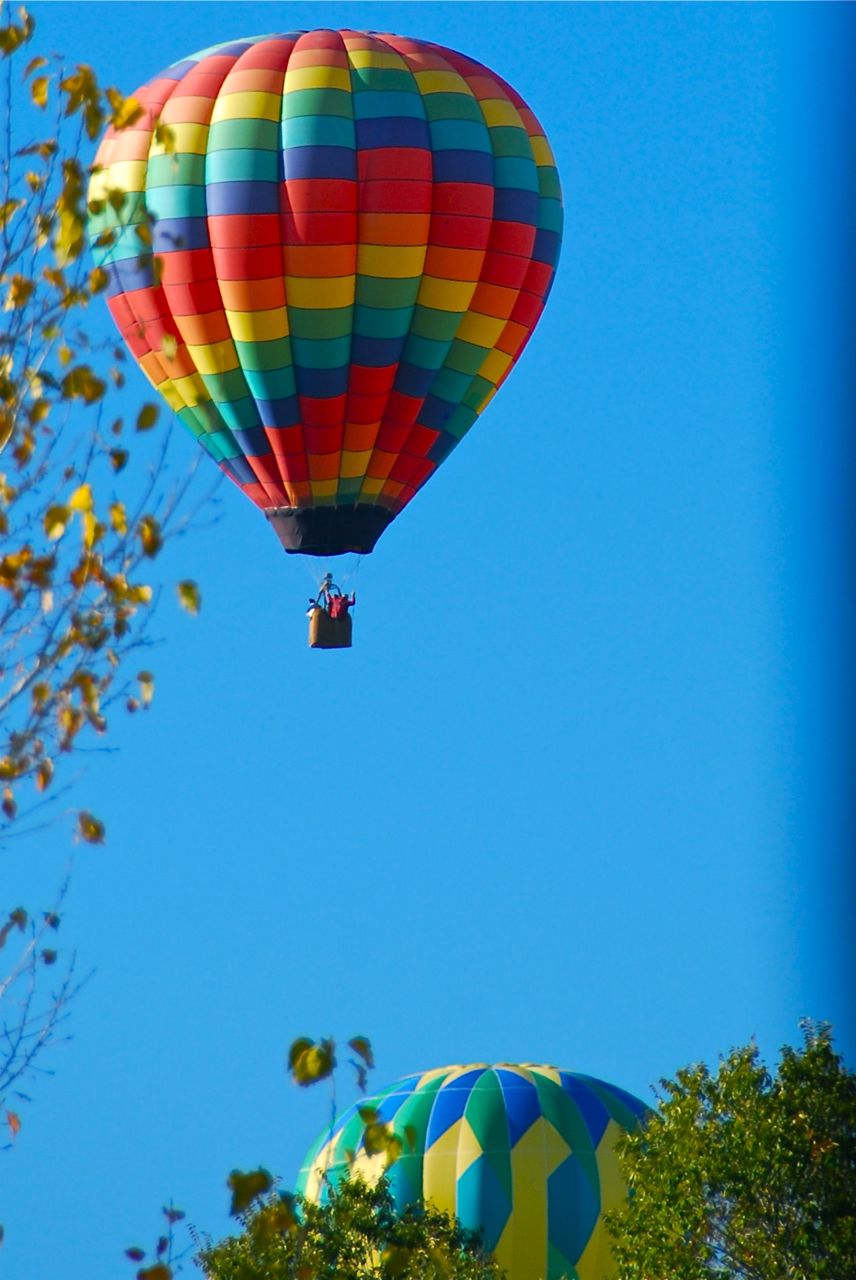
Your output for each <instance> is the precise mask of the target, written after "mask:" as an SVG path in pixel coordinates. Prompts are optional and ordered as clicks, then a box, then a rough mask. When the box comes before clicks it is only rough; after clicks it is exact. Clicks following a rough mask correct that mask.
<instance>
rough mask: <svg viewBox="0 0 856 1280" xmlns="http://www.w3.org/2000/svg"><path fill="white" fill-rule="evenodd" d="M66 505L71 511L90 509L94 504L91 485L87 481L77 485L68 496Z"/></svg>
mask: <svg viewBox="0 0 856 1280" xmlns="http://www.w3.org/2000/svg"><path fill="white" fill-rule="evenodd" d="M68 505H69V508H70V509H71V510H72V511H91V510H92V508H93V506H94V500H93V497H92V485H91V484H89V483H86V484H81V485H78V487H77V488H76V489H75V491H74V493H73V494H72V495H71V497H70V498H69V500H68Z"/></svg>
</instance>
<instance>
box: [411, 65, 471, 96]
mask: <svg viewBox="0 0 856 1280" xmlns="http://www.w3.org/2000/svg"><path fill="white" fill-rule="evenodd" d="M413 78H414V79H415V81H416V83H417V85H418V86H419V92H420V93H469V94H470V97H472V93H471V92H470V90H469V88H468V86H467V83H466V81H465V80H464V79H463V78H462V77H461V76H459V75H458V73H457V72H456V71H416V72H414V75H413Z"/></svg>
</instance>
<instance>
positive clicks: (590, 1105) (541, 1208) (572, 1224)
mask: <svg viewBox="0 0 856 1280" xmlns="http://www.w3.org/2000/svg"><path fill="white" fill-rule="evenodd" d="M365 1106H369V1107H373V1108H376V1110H377V1111H378V1113H379V1118H380V1119H381V1120H383V1121H384V1122H386V1123H387V1124H388V1125H390V1126H391V1128H392V1131H393V1132H394V1133H395V1134H396V1135H398V1137H399V1138H400V1139H401V1142H402V1155H401V1156H400V1158H399V1159H398V1160H397V1161H396V1162H395V1163H394V1164H393V1165H392V1167H391V1169H390V1170H389V1180H390V1185H391V1188H392V1192H393V1195H394V1197H395V1201H396V1204H397V1206H398V1208H399V1209H402V1208H404V1206H405V1205H406V1204H408V1203H411V1202H413V1201H415V1200H420V1199H426V1200H431V1201H432V1202H433V1203H434V1204H436V1205H437V1206H439V1207H440V1208H441V1209H444V1210H445V1211H446V1212H448V1213H452V1214H456V1215H457V1216H458V1217H459V1218H460V1220H461V1222H462V1223H463V1225H464V1226H465V1227H469V1228H470V1229H473V1230H480V1231H482V1233H483V1238H484V1243H485V1244H486V1246H487V1247H488V1248H489V1249H490V1250H492V1251H495V1253H496V1256H497V1258H498V1260H499V1263H500V1265H501V1266H502V1267H504V1268H505V1269H506V1270H507V1272H508V1276H509V1280H559V1278H560V1277H562V1276H568V1277H571V1278H574V1277H576V1278H577V1280H604V1277H605V1276H607V1275H609V1274H612V1271H613V1269H612V1265H611V1260H610V1252H609V1244H608V1237H607V1235H606V1229H605V1227H604V1225H603V1214H604V1212H606V1211H608V1210H610V1209H613V1208H616V1207H618V1206H619V1205H620V1204H621V1202H622V1200H623V1199H624V1197H625V1195H626V1190H625V1186H624V1183H623V1181H622V1178H621V1174H620V1171H619V1168H618V1162H617V1160H616V1157H615V1154H614V1151H613V1147H614V1143H615V1140H616V1138H617V1137H618V1136H619V1134H620V1133H621V1132H622V1131H623V1130H633V1129H636V1128H637V1127H638V1125H639V1123H640V1120H641V1119H642V1117H643V1116H644V1115H645V1113H646V1111H647V1108H646V1107H645V1105H644V1103H642V1102H640V1101H639V1099H638V1098H634V1097H633V1096H632V1095H631V1094H628V1093H625V1091H624V1090H623V1089H618V1088H616V1087H615V1085H611V1084H606V1083H605V1082H604V1081H603V1080H596V1079H594V1078H593V1077H591V1076H585V1075H579V1074H577V1073H575V1072H571V1071H560V1070H558V1069H556V1068H555V1067H548V1066H534V1065H528V1064H527V1065H524V1066H520V1065H515V1064H512V1063H499V1064H498V1065H496V1066H487V1065H486V1064H483V1063H476V1064H472V1065H470V1066H454V1067H440V1068H438V1069H437V1070H435V1071H428V1072H425V1073H424V1074H422V1075H413V1076H407V1077H405V1079H403V1080H397V1081H396V1082H395V1083H394V1084H392V1085H390V1086H389V1088H387V1089H384V1090H382V1091H381V1092H380V1093H378V1094H376V1095H375V1096H374V1097H372V1098H370V1099H367V1100H366V1101H364V1102H360V1103H359V1104H357V1105H355V1106H354V1107H351V1108H350V1110H348V1111H346V1112H345V1113H344V1114H343V1115H342V1116H341V1118H340V1119H339V1121H338V1122H337V1124H336V1126H335V1128H334V1130H333V1132H332V1134H331V1133H330V1131H329V1130H328V1131H327V1132H326V1133H324V1134H323V1135H322V1137H321V1138H320V1139H319V1140H318V1142H317V1143H316V1144H315V1146H314V1147H313V1148H312V1149H311V1150H310V1151H309V1153H308V1155H307V1157H306V1159H305V1161H304V1163H303V1167H302V1169H301V1171H300V1175H299V1178H298V1183H297V1190H298V1191H299V1192H301V1193H302V1194H303V1195H305V1196H306V1197H307V1198H308V1199H311V1200H324V1199H325V1198H326V1196H327V1195H328V1194H329V1185H332V1186H335V1185H336V1184H337V1183H338V1182H339V1181H341V1180H342V1179H343V1178H345V1177H347V1176H348V1175H349V1172H350V1171H351V1168H350V1166H349V1163H348V1153H349V1152H353V1153H354V1154H355V1157H356V1158H355V1160H354V1164H353V1173H354V1174H355V1175H360V1176H362V1177H364V1178H366V1180H368V1181H372V1180H374V1179H375V1178H377V1177H379V1176H380V1174H381V1173H382V1172H383V1168H384V1161H385V1157H384V1155H383V1154H380V1155H375V1156H368V1155H367V1154H366V1152H365V1149H364V1146H363V1142H362V1133H363V1129H364V1127H365V1126H364V1122H363V1120H362V1118H361V1116H360V1114H359V1107H365ZM328 1184H329V1185H328Z"/></svg>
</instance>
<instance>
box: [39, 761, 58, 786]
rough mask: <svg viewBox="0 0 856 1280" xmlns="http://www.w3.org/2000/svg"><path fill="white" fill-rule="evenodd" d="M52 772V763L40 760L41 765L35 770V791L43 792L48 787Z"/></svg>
mask: <svg viewBox="0 0 856 1280" xmlns="http://www.w3.org/2000/svg"><path fill="white" fill-rule="evenodd" d="M53 772H54V767H53V761H52V760H42V762H41V764H40V765H39V767H38V769H37V770H36V790H37V791H44V790H45V789H46V788H47V787H49V786H50V782H51V778H52V777H53Z"/></svg>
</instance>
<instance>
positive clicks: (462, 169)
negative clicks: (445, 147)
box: [432, 151, 493, 187]
mask: <svg viewBox="0 0 856 1280" xmlns="http://www.w3.org/2000/svg"><path fill="white" fill-rule="evenodd" d="M432 159H433V165H434V181H435V182H476V183H480V184H481V185H482V186H487V187H491V186H493V156H492V155H487V154H485V152H484V151H436V152H434V154H433V157H432Z"/></svg>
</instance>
